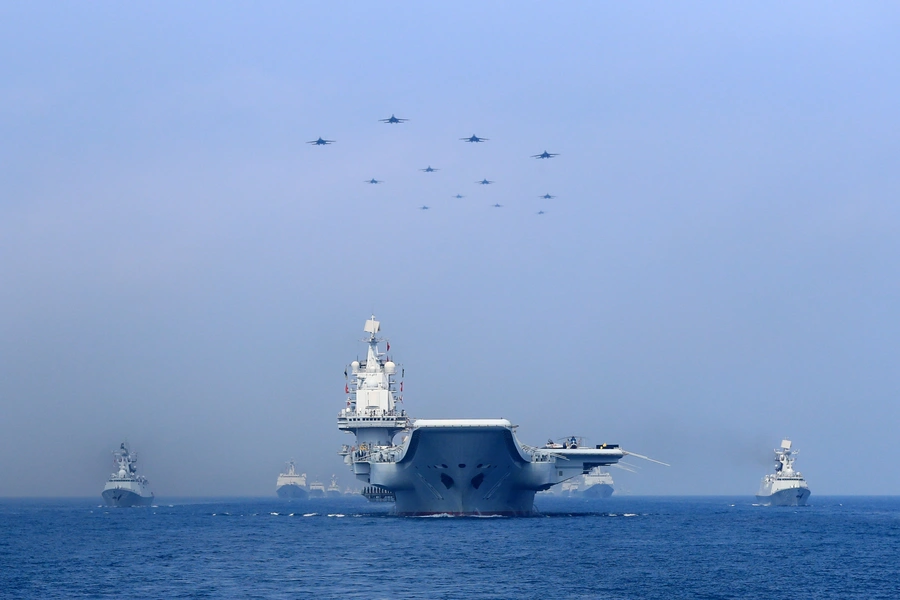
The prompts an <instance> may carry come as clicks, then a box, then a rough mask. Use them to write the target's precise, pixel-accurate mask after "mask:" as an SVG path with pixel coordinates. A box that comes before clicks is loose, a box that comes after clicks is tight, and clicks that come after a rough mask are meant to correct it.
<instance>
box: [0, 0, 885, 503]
mask: <svg viewBox="0 0 900 600" xmlns="http://www.w3.org/2000/svg"><path fill="white" fill-rule="evenodd" d="M898 13H900V9H898V8H897V7H896V6H895V5H893V4H890V3H869V4H863V5H860V4H852V5H851V4H850V3H844V4H840V3H832V4H829V5H826V6H823V5H821V4H820V3H811V2H809V3H792V4H791V5H790V6H784V5H782V4H780V3H775V2H763V3H754V4H753V5H752V6H750V5H730V4H721V3H686V4H681V5H678V6H677V7H676V6H673V5H671V4H670V3H654V2H639V3H627V4H626V3H587V2H582V3H567V4H565V5H563V6H560V5H558V4H556V3H546V2H534V3H528V2H524V3H523V2H516V3H512V2H508V3H499V2H498V3H491V4H489V5H484V3H475V2H472V3H466V2H460V3H453V4H452V5H441V6H430V5H429V6H415V5H409V4H401V3H389V4H380V5H378V6H370V5H362V4H361V3H327V4H322V5H300V4H299V3H268V4H266V5H265V6H262V7H261V6H259V5H257V4H253V3H236V2H235V3H191V4H190V5H189V6H185V5H183V4H181V3H155V4H152V5H143V6H122V5H119V4H116V3H103V2H98V3H91V4H90V5H76V4H70V5H63V6H60V5H58V4H51V3H28V4H13V3H7V4H5V5H3V6H2V7H0V190H2V192H0V281H2V286H0V403H2V406H3V407H4V411H3V413H4V414H3V417H2V419H0V495H4V496H21V495H94V494H99V491H100V489H101V488H102V483H103V480H104V479H105V477H106V476H107V474H108V473H107V472H108V471H109V464H108V458H109V452H110V451H111V450H112V449H113V448H115V447H116V445H117V444H118V442H119V441H121V439H127V440H129V441H130V442H131V444H132V445H133V447H134V448H135V449H136V450H138V452H139V453H140V454H141V455H142V460H143V463H144V465H143V466H144V472H145V474H146V475H147V476H148V477H149V478H150V480H151V482H152V483H153V487H154V489H155V490H156V493H157V495H160V496H163V495H168V496H175V495H212V494H249V495H265V494H269V493H270V492H272V491H273V488H274V479H275V476H276V474H277V472H278V470H279V469H280V467H281V466H282V464H283V462H284V461H286V460H287V459H289V458H291V457H294V458H295V459H296V460H297V463H298V466H299V467H300V468H301V469H303V470H304V471H306V472H308V473H309V474H310V476H312V477H316V476H318V477H320V478H322V479H323V480H325V479H326V478H327V477H328V476H330V474H331V473H336V474H337V475H338V476H339V479H340V480H341V481H342V482H343V483H345V484H349V483H350V482H351V480H350V475H349V472H348V471H347V470H346V469H345V468H344V467H343V466H342V464H341V463H340V461H339V458H338V457H337V455H336V451H337V450H338V449H339V447H340V444H341V443H344V442H346V441H347V440H348V439H349V438H347V437H345V436H344V434H341V433H340V432H338V431H337V429H336V426H335V416H336V413H337V411H338V410H339V409H340V407H341V406H342V404H343V384H344V382H343V368H344V365H345V364H346V363H348V362H350V361H351V360H352V359H353V358H354V357H355V356H356V355H357V354H358V353H359V352H362V351H363V346H362V345H361V344H359V343H358V340H359V338H360V337H361V334H362V331H361V328H362V324H363V322H364V321H365V319H366V318H368V316H369V315H370V314H371V313H372V312H373V311H374V312H375V313H376V315H377V316H378V318H379V319H381V320H382V322H383V327H384V332H385V334H386V335H388V336H389V337H390V338H391V345H392V354H394V358H395V360H397V361H400V362H402V363H403V364H404V365H405V367H406V374H407V377H406V382H405V389H406V393H405V394H404V396H405V401H406V409H407V410H408V411H409V412H410V413H411V414H412V415H413V416H419V417H427V418H441V417H466V418H472V417H486V418H493V417H504V418H509V419H511V420H512V421H513V422H515V423H518V424H519V425H520V428H519V435H520V437H521V439H522V440H523V441H525V442H531V443H537V442H541V441H543V440H545V439H546V438H547V437H551V436H552V437H558V436H562V435H566V434H570V433H577V434H579V435H584V436H587V437H588V438H589V439H591V440H592V441H596V442H597V443H599V442H603V441H609V442H618V443H620V444H622V445H623V446H624V447H625V448H626V449H632V450H634V451H636V452H639V453H642V454H647V455H650V456H653V457H655V458H659V459H661V460H665V461H666V462H670V463H672V465H673V466H672V468H670V469H664V468H662V467H659V468H657V467H656V466H649V465H648V466H645V467H644V468H642V469H641V471H640V473H639V474H629V473H622V472H620V471H617V472H615V473H614V475H615V476H616V479H617V482H619V484H620V486H621V487H623V488H627V489H629V490H631V491H632V492H633V493H646V494H686V493H705V494H748V495H749V494H752V493H754V492H755V490H756V488H757V485H758V481H759V478H760V477H762V475H763V474H764V473H765V472H766V470H767V468H768V465H769V457H770V454H771V449H772V448H774V447H775V446H776V445H777V444H778V442H779V441H780V440H781V438H782V436H789V437H791V438H792V439H793V440H794V443H795V445H796V446H797V447H798V448H800V449H801V454H800V457H799V458H798V462H797V466H798V467H799V468H800V469H801V470H802V471H803V472H804V473H805V474H806V476H807V479H808V480H809V482H810V486H811V488H812V490H813V493H814V494H816V493H822V494H826V493H832V494H834V493H846V492H858V493H871V494H898V493H900V477H898V474H900V472H898V467H897V466H896V465H895V461H894V460H893V440H894V437H895V436H894V435H893V434H894V431H893V430H894V429H895V427H896V423H897V422H898V420H900V409H898V403H897V397H898V392H900V374H898V371H897V367H896V365H895V363H896V357H897V355H898V341H897V340H898V339H900V335H898V334H900V322H898V309H897V306H898V305H900V304H898V300H900V289H898V283H897V282H898V281H900V273H898V262H897V256H898V250H900V247H898V246H900V243H898V241H897V240H898V237H900V236H898V235H897V234H898V217H900V210H898V202H897V198H898V193H900V169H898V165H897V157H898V156H900V141H898V117H897V111H896V107H897V105H898V96H900V94H898V92H900V90H898V78H897V77H896V73H898V72H900V65H898V62H900V60H898V57H900V41H898V38H897V36H896V35H895V33H896V31H897V30H898V26H900V18H898V17H900V14H898ZM392 113H395V114H396V115H397V116H400V117H406V118H409V119H410V121H409V122H408V123H406V124H403V125H391V126H389V125H385V124H381V123H379V122H378V121H377V120H378V119H380V118H385V117H388V116H390V114H392ZM473 133H475V134H477V135H479V136H484V137H488V138H490V141H489V142H487V143H484V144H465V143H463V142H460V141H459V140H458V138H460V137H463V136H469V135H472V134H473ZM319 136H322V137H325V138H328V139H334V140H337V143H336V144H334V145H331V146H327V147H313V146H309V145H307V144H305V142H306V141H308V140H313V139H316V138H317V137H319ZM543 150H548V151H550V152H558V153H560V156H558V157H557V158H554V159H553V160H549V161H537V160H534V159H531V158H529V156H530V155H532V154H537V153H539V152H542V151H543ZM428 165H431V166H433V167H437V168H440V169H441V170H440V171H439V172H436V173H429V174H425V173H421V172H419V171H418V169H420V168H424V167H426V166H428ZM372 177H375V178H377V179H380V180H384V183H383V184H380V185H377V186H374V185H367V184H365V183H363V182H364V181H365V180H367V179H370V178H372ZM483 178H488V179H490V180H494V181H495V182H496V183H495V184H493V185H491V186H478V185H476V184H475V181H477V180H480V179H483ZM545 193H550V194H553V195H555V196H556V198H554V199H552V200H549V201H545V200H542V199H539V198H538V196H540V195H542V194H545ZM456 194H462V195H464V196H465V198H463V199H456V198H453V196H454V195H456ZM494 203H500V204H502V205H503V208H501V209H495V208H491V206H490V205H492V204H494ZM422 204H427V205H428V206H430V207H431V210H428V211H421V210H418V209H417V207H419V206H421V205H422ZM538 210H544V211H546V214H545V215H540V216H539V215H537V214H536V212H537V211H538ZM863 457H864V459H863ZM847 471H852V472H854V473H857V474H858V476H857V478H856V481H857V482H858V486H859V487H858V488H853V489H848V488H847V484H846V481H845V480H844V479H841V478H838V477H837V476H836V473H844V472H847Z"/></svg>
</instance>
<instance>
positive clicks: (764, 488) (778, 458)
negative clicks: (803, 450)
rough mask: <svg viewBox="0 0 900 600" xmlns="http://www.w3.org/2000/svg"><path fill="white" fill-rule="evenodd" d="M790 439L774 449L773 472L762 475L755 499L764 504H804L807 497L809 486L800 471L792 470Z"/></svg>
mask: <svg viewBox="0 0 900 600" xmlns="http://www.w3.org/2000/svg"><path fill="white" fill-rule="evenodd" d="M798 452H799V450H792V449H791V440H782V442H781V448H776V449H775V472H774V473H770V474H769V475H766V476H765V477H763V480H762V483H761V484H760V486H759V493H757V494H756V501H757V502H758V503H759V504H763V505H766V506H804V505H805V504H806V500H807V499H808V498H809V493H810V492H809V486H808V485H807V484H806V480H805V479H803V474H802V473H800V471H795V470H794V456H795V455H796V454H797V453H798Z"/></svg>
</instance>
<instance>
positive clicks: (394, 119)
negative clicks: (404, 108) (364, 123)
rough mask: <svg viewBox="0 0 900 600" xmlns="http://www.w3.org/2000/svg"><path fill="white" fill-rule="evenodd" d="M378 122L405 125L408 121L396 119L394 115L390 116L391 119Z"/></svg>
mask: <svg viewBox="0 0 900 600" xmlns="http://www.w3.org/2000/svg"><path fill="white" fill-rule="evenodd" d="M378 120H379V121H381V122H382V123H391V124H394V123H406V122H407V121H409V119H398V118H397V117H395V116H394V115H391V117H390V118H389V119H378Z"/></svg>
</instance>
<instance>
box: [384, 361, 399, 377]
mask: <svg viewBox="0 0 900 600" xmlns="http://www.w3.org/2000/svg"><path fill="white" fill-rule="evenodd" d="M396 371H397V365H395V364H394V362H393V361H390V360H389V361H387V362H386V363H384V372H385V373H387V374H388V375H393V374H394V373H395V372H396Z"/></svg>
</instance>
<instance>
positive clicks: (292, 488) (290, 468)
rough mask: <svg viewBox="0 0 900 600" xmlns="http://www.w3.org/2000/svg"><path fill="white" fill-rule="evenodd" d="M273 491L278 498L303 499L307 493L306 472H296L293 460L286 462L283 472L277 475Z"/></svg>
mask: <svg viewBox="0 0 900 600" xmlns="http://www.w3.org/2000/svg"><path fill="white" fill-rule="evenodd" d="M275 493H276V494H278V497H279V498H288V499H298V500H303V499H305V498H306V497H307V496H308V495H309V492H308V491H307V489H306V473H297V470H296V468H295V467H294V461H293V460H291V461H290V462H289V463H288V464H287V469H286V470H285V472H284V473H281V474H279V475H278V481H277V482H276V484H275Z"/></svg>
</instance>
